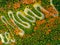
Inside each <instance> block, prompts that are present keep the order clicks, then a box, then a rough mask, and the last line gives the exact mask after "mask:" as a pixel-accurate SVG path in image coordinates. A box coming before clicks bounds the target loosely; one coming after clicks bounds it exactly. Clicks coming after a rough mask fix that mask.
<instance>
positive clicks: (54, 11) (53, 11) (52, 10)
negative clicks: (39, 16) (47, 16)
mask: <svg viewBox="0 0 60 45" xmlns="http://www.w3.org/2000/svg"><path fill="white" fill-rule="evenodd" d="M47 10H48V11H49V12H51V13H53V14H58V11H57V10H56V9H54V8H53V7H52V6H51V7H49V8H48V9H47Z"/></svg>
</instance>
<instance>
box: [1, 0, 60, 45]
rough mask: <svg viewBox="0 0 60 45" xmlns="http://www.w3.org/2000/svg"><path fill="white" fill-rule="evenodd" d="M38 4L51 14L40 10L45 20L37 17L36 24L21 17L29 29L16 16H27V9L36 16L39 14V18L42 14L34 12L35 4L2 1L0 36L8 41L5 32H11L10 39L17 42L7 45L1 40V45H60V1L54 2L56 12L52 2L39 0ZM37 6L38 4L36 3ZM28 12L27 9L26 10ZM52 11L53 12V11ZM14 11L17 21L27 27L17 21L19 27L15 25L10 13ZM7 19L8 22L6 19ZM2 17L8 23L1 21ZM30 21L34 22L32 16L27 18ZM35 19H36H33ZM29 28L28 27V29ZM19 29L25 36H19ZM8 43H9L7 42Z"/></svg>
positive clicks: (54, 0) (17, 0) (11, 0)
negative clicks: (19, 13) (18, 12)
mask: <svg viewBox="0 0 60 45" xmlns="http://www.w3.org/2000/svg"><path fill="white" fill-rule="evenodd" d="M37 2H38V3H39V4H41V5H42V7H43V8H45V9H46V10H48V11H49V12H47V11H46V10H40V9H39V8H38V10H39V11H41V12H42V13H43V14H44V17H45V18H44V19H43V20H40V18H38V17H36V22H33V21H29V20H26V19H25V18H23V16H21V15H19V17H20V18H21V19H22V20H23V21H24V22H25V21H26V22H28V23H29V24H30V25H31V27H30V28H28V26H29V25H28V26H27V25H26V23H25V24H24V23H23V22H22V21H20V20H19V18H18V17H17V15H16V12H17V11H20V12H22V14H23V15H24V16H26V14H24V13H25V12H24V10H25V9H26V7H27V8H28V9H30V10H32V11H33V12H34V13H35V14H37V15H38V16H41V13H39V12H37V11H36V10H34V7H33V5H34V4H35V3H36V2H35V3H33V4H23V3H22V2H21V1H19V0H14V1H13V0H9V1H8V0H4V1H2V0H1V1H0V34H3V37H4V40H5V41H6V40H7V38H6V36H5V34H6V33H5V32H9V34H10V37H11V38H10V37H9V36H7V37H9V39H12V40H14V39H15V42H14V41H12V42H11V40H10V43H8V44H5V43H3V42H2V41H1V38H0V45H60V8H59V7H60V3H59V2H60V1H59V0H53V4H54V7H56V10H57V11H58V13H59V14H58V13H57V11H56V10H53V9H51V8H50V7H51V4H50V0H49V1H48V0H46V1H45V0H42V1H40V0H37ZM36 4H37V3H36ZM26 10H27V9H26ZM51 10H52V11H51ZM9 11H12V12H13V14H14V17H15V19H16V20H17V21H19V22H20V23H23V24H24V25H25V27H24V26H23V25H22V26H21V25H19V24H18V23H17V22H16V21H15V23H16V24H17V25H18V26H16V25H15V24H14V20H13V17H12V15H10V16H11V17H10V18H9V15H8V12H9ZM27 11H28V10H27ZM52 14H53V15H54V14H58V16H57V15H55V17H54V16H53V15H52ZM29 15H33V14H31V12H29ZM3 16H4V17H5V18H6V19H7V21H8V22H6V20H5V18H4V17H3ZM1 17H3V18H2V19H3V20H4V21H5V22H6V23H4V22H3V21H2V20H1ZM26 17H28V18H29V19H31V20H32V18H31V17H30V16H26ZM33 19H34V18H33ZM8 23H10V24H11V25H12V26H13V27H12V26H10V25H9V24H8ZM26 26H27V27H26ZM18 27H20V28H22V29H23V31H24V32H25V34H24V36H23V37H21V35H19V32H20V29H18ZM6 42H7V41H6Z"/></svg>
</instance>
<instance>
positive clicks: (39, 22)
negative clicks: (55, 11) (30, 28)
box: [36, 20, 46, 26]
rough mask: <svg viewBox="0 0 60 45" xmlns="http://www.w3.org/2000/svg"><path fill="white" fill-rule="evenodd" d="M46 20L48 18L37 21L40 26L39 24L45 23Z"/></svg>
mask: <svg viewBox="0 0 60 45" xmlns="http://www.w3.org/2000/svg"><path fill="white" fill-rule="evenodd" d="M45 22H46V20H38V21H36V24H37V26H38V25H41V24H44V23H45Z"/></svg>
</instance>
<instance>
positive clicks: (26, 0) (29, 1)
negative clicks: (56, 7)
mask: <svg viewBox="0 0 60 45" xmlns="http://www.w3.org/2000/svg"><path fill="white" fill-rule="evenodd" d="M34 2H35V0H23V3H24V4H32V3H34Z"/></svg>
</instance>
